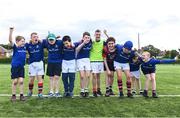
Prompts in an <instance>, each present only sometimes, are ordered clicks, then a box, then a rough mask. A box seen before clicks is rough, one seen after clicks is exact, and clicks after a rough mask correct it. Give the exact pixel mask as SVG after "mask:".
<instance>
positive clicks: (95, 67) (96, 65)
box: [91, 62, 104, 73]
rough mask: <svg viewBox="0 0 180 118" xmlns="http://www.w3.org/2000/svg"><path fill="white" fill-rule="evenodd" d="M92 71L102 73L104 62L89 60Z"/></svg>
mask: <svg viewBox="0 0 180 118" xmlns="http://www.w3.org/2000/svg"><path fill="white" fill-rule="evenodd" d="M91 69H92V73H103V72H104V64H103V62H91Z"/></svg>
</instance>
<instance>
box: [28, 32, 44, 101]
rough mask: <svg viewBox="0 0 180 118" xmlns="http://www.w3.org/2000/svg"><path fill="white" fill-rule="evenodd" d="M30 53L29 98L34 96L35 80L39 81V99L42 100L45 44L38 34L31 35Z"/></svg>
mask: <svg viewBox="0 0 180 118" xmlns="http://www.w3.org/2000/svg"><path fill="white" fill-rule="evenodd" d="M27 50H28V53H29V62H28V63H29V92H28V96H32V94H33V86H34V80H35V78H37V80H38V97H39V98H42V97H43V96H42V91H43V79H42V76H43V75H44V64H43V60H44V44H43V43H42V42H40V41H39V39H38V34H37V33H36V32H33V33H31V41H30V43H28V44H27Z"/></svg>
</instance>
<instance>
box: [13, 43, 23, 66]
mask: <svg viewBox="0 0 180 118" xmlns="http://www.w3.org/2000/svg"><path fill="white" fill-rule="evenodd" d="M25 61H26V46H22V47H17V46H16V45H15V44H14V45H13V56H12V61H11V66H12V67H23V66H24V65H25Z"/></svg>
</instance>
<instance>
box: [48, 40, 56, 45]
mask: <svg viewBox="0 0 180 118" xmlns="http://www.w3.org/2000/svg"><path fill="white" fill-rule="evenodd" d="M55 42H56V40H54V39H48V43H49V44H50V45H54V44H55Z"/></svg>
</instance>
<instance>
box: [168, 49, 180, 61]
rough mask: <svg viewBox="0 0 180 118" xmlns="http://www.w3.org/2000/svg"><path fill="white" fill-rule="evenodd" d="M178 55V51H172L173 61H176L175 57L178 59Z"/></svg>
mask: <svg viewBox="0 0 180 118" xmlns="http://www.w3.org/2000/svg"><path fill="white" fill-rule="evenodd" d="M178 54H179V53H178V51H176V50H171V56H170V58H171V59H174V57H176V56H177V55H178Z"/></svg>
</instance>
